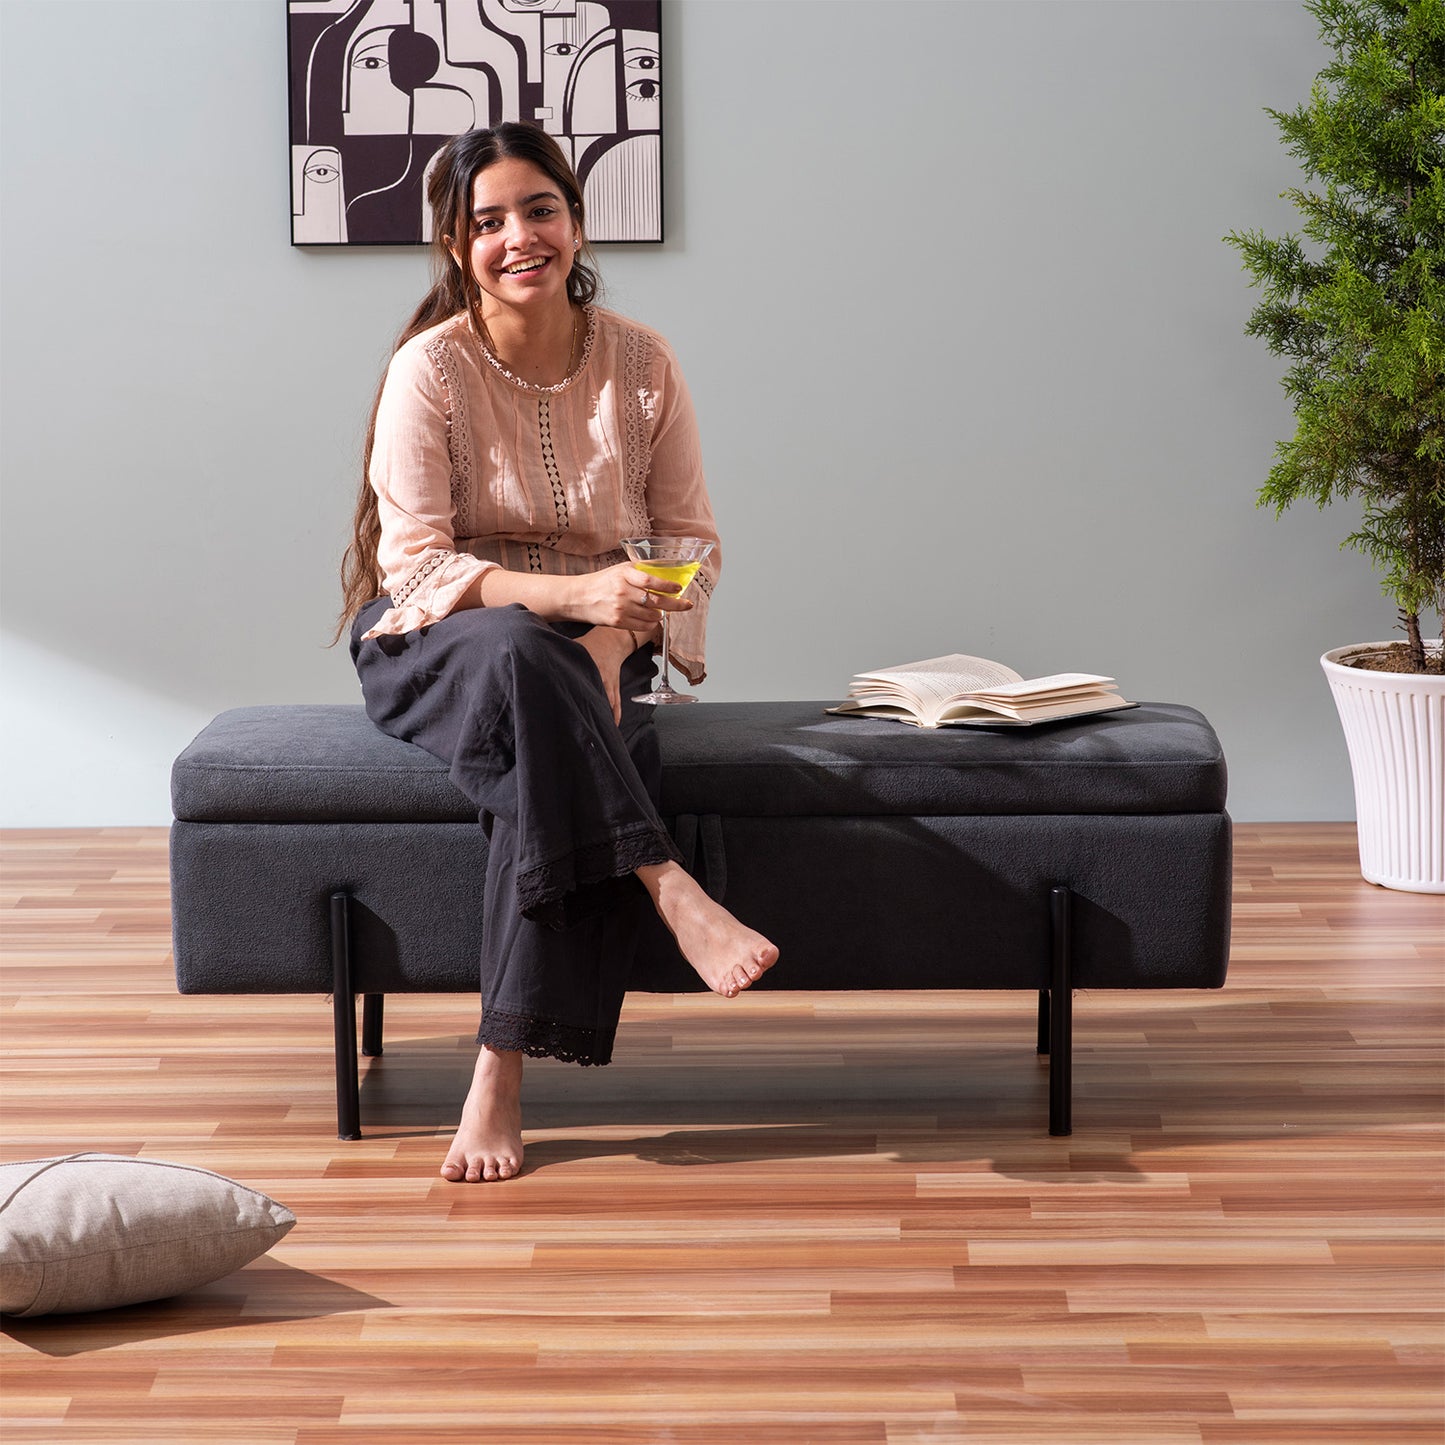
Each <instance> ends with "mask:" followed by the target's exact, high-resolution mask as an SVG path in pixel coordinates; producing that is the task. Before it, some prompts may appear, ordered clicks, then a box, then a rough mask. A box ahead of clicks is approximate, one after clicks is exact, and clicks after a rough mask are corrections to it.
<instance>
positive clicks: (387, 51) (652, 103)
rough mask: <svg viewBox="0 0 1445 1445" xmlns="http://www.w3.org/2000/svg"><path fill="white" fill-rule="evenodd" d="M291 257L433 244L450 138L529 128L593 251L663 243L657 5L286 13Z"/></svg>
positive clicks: (420, 1)
mask: <svg viewBox="0 0 1445 1445" xmlns="http://www.w3.org/2000/svg"><path fill="white" fill-rule="evenodd" d="M287 9H288V24H289V42H290V46H289V48H290V72H291V74H290V81H291V240H292V243H293V244H294V245H298V246H314V245H352V246H380V245H397V244H400V245H420V244H423V243H425V242H427V241H430V240H431V224H430V217H429V216H428V214H427V207H426V175H427V170H428V167H429V166H430V164H431V161H432V158H433V157H434V156H435V155H436V153H437V151H438V150H439V149H440V148H441V147H442V145H444V144H445V143H446V141H448V140H449V139H450V138H451V137H452V136H454V135H457V134H459V133H460V132H462V131H464V130H471V129H472V128H473V127H475V126H485V125H496V124H497V123H498V122H500V121H504V120H529V121H534V122H536V123H537V124H538V125H540V126H541V127H542V128H543V129H544V130H546V131H547V132H548V133H549V134H551V135H552V136H553V137H554V138H555V139H556V140H557V142H558V143H559V144H560V145H561V147H562V149H563V150H564V151H565V152H566V153H567V155H568V157H569V158H570V159H571V161H572V165H573V168H574V169H575V170H576V172H577V177H578V179H579V180H580V181H581V183H582V194H583V198H584V200H585V202H586V205H587V232H588V235H589V237H590V238H591V239H592V240H594V241H660V240H662V80H661V74H660V70H659V60H660V56H659V46H658V26H659V22H660V14H659V12H660V10H661V0H287Z"/></svg>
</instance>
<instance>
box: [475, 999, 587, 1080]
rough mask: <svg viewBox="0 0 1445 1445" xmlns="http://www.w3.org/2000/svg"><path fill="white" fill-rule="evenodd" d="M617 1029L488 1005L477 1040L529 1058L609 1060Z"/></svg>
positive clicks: (579, 1061) (584, 1063) (582, 1061)
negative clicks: (605, 1029) (562, 1021)
mask: <svg viewBox="0 0 1445 1445" xmlns="http://www.w3.org/2000/svg"><path fill="white" fill-rule="evenodd" d="M615 1039H616V1030H609V1031H608V1032H606V1033H604V1032H602V1031H601V1030H600V1029H584V1028H577V1027H575V1026H574V1025H572V1024H559V1023H556V1022H554V1021H553V1020H551V1019H533V1018H528V1017H526V1015H524V1014H513V1013H506V1012H504V1011H502V1010H500V1009H487V1010H486V1012H485V1013H484V1014H483V1015H482V1023H481V1027H480V1028H479V1029H478V1030H477V1043H478V1044H486V1045H490V1046H491V1047H492V1048H494V1049H506V1050H510V1051H520V1052H521V1053H524V1054H526V1055H527V1057H528V1058H531V1059H559V1060H560V1061H561V1062H562V1063H564V1064H581V1065H582V1066H583V1067H584V1068H586V1067H587V1066H588V1065H601V1064H610V1063H611V1062H612V1045H613V1042H614V1040H615Z"/></svg>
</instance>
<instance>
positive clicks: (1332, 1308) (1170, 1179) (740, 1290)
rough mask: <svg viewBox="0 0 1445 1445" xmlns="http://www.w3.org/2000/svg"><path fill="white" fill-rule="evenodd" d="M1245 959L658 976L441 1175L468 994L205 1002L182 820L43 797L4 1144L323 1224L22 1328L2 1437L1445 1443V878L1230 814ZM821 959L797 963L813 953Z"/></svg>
mask: <svg viewBox="0 0 1445 1445" xmlns="http://www.w3.org/2000/svg"><path fill="white" fill-rule="evenodd" d="M1236 855H1237V856H1236V893H1235V914H1234V919H1235V946H1234V954H1233V962H1232V965H1231V971H1230V979H1229V983H1228V985H1227V986H1226V987H1225V988H1224V989H1223V990H1222V991H1219V992H1210V993H1192V992H1190V993H1182V992H1181V993H1175V994H1157V993H1156V994H1141V995H1125V994H1118V993H1111V994H1105V993H1100V994H1081V995H1080V996H1079V997H1078V1000H1077V1003H1076V1012H1075V1030H1076V1049H1077V1055H1076V1063H1075V1068H1076V1078H1075V1096H1074V1125H1075V1131H1076V1132H1075V1133H1074V1135H1073V1137H1072V1138H1068V1139H1051V1138H1049V1137H1048V1135H1047V1132H1046V1125H1045V1116H1046V1077H1047V1075H1046V1065H1045V1064H1044V1063H1043V1062H1042V1061H1040V1060H1039V1059H1038V1058H1036V1056H1035V1055H1034V1053H1033V1035H1034V1018H1033V1000H1032V998H1031V997H1029V996H1027V995H1023V994H912V993H905V994H858V995H833V996H819V995H802V994H789V993H771V994H760V995H758V996H756V997H748V996H745V997H744V998H742V999H740V1000H737V1001H735V1002H728V1001H725V1000H722V999H715V998H711V997H701V996H698V997H694V996H686V997H677V998H673V997H661V998H649V997H640V998H635V999H632V1000H630V1001H629V1004H628V1008H627V1012H626V1015H625V1017H624V1020H623V1026H622V1032H621V1037H620V1041H619V1047H618V1058H617V1062H616V1063H615V1064H614V1065H613V1067H612V1068H610V1069H606V1070H600V1071H599V1070H588V1071H582V1070H578V1069H575V1068H568V1067H565V1066H560V1065H557V1066H549V1065H546V1064H543V1065H537V1066H529V1074H528V1085H527V1108H528V1123H529V1132H528V1142H527V1150H528V1152H527V1171H526V1173H525V1174H524V1176H523V1177H522V1178H520V1179H518V1180H515V1181H512V1182H511V1183H507V1184H502V1185H492V1186H482V1187H467V1186H458V1185H449V1184H446V1183H444V1182H442V1181H441V1180H440V1179H439V1178H437V1177H436V1173H435V1171H436V1167H437V1165H438V1163H439V1162H440V1158H441V1154H442V1152H443V1149H444V1143H445V1139H446V1137H447V1134H448V1128H447V1126H448V1124H449V1123H450V1122H452V1121H453V1120H454V1111H455V1108H456V1105H457V1102H458V1100H459V1099H460V1097H461V1094H462V1092H463V1089H464V1085H465V1082H466V1079H467V1076H468V1074H469V1071H470V1062H471V1055H472V1050H471V1046H470V1044H469V1042H468V1039H469V1036H470V1034H471V1032H472V1029H473V1028H474V1026H475V1024H474V1018H473V1013H474V1003H473V1001H472V1000H470V999H467V998H455V997H449V998H440V999H432V1000H425V999H416V998H410V999H406V998H403V999H395V1000H388V1020H387V1024H388V1027H387V1052H386V1055H385V1057H384V1058H381V1059H377V1060H373V1061H370V1063H369V1064H368V1065H367V1068H368V1073H367V1076H366V1080H365V1083H364V1085H363V1093H362V1111H363V1120H364V1123H365V1126H366V1128H367V1137H366V1138H365V1139H364V1140H362V1141H361V1142H359V1143H351V1144H342V1143H338V1142H337V1141H336V1139H335V1111H334V1096H333V1075H332V1066H331V1053H330V1048H331V1043H330V1009H329V1005H328V1004H327V1002H326V1000H325V999H323V998H320V997H314V998H313V997H302V998H289V999H272V1000H261V999H246V998H180V997H178V996H177V995H176V993H175V991H174V985H173V981H172V976H171V964H170V957H169V937H168V926H169V925H168V917H167V898H166V861H165V833H164V831H163V830H155V829H149V830H125V829H105V830H96V831H85V832H63V833H31V832H23V833H12V834H9V835H7V836H6V838H5V841H4V854H3V861H4V871H3V879H0V921H3V927H4V935H5V945H6V963H5V968H4V975H3V995H4V996H3V1012H0V1021H3V1031H4V1032H3V1070H4V1081H3V1082H4V1094H3V1101H4V1102H3V1158H4V1159H6V1160H16V1159H25V1158H34V1157H40V1156H45V1155H50V1154H56V1153H66V1152H71V1151H74V1150H78V1149H100V1150H107V1151H111V1152H115V1153H123V1154H141V1155H144V1156H146V1157H149V1158H160V1159H171V1160H177V1161H183V1162H187V1163H194V1164H199V1165H203V1166H205V1167H207V1168H210V1169H215V1170H218V1171H220V1172H221V1173H224V1174H228V1175H231V1176H232V1177H235V1178H238V1179H241V1180H243V1181H244V1182H246V1183H248V1184H251V1185H254V1186H255V1187H257V1188H259V1189H261V1190H264V1191H265V1192H267V1193H269V1194H272V1195H274V1196H275V1197H276V1198H278V1199H280V1200H282V1201H283V1202H284V1203H286V1204H289V1205H290V1206H291V1208H293V1209H294V1210H295V1212H296V1214H297V1216H298V1218H299V1223H298V1224H297V1226H296V1228H295V1229H294V1230H293V1231H292V1232H291V1234H290V1235H289V1236H288V1237H287V1238H286V1239H285V1240H283V1241H282V1242H281V1243H280V1244H279V1245H278V1246H277V1247H276V1249H275V1250H274V1251H273V1252H272V1253H271V1254H270V1255H268V1256H265V1257H263V1258H262V1259H261V1260H258V1261H257V1262H255V1263H254V1264H252V1265H250V1266H248V1267H247V1268H246V1269H244V1270H241V1271H240V1272H239V1273H237V1274H235V1275H233V1276H231V1277H230V1278H229V1279H227V1280H224V1281H221V1282H220V1283H218V1284H215V1285H212V1286H210V1287H208V1288H205V1289H202V1290H200V1291H197V1292H194V1293H192V1294H191V1295H188V1296H184V1297H182V1298H179V1299H176V1300H173V1301H168V1302H165V1303H161V1304H154V1305H147V1306H138V1307H134V1308H131V1309H126V1310H120V1311H115V1312H112V1313H109V1314H103V1315H91V1316H84V1317H81V1316H73V1317H69V1318H64V1317H61V1318H53V1319H48V1320H37V1321H24V1320H11V1321H9V1322H8V1323H7V1326H6V1328H5V1331H4V1333H3V1334H0V1368H3V1381H0V1383H3V1390H4V1393H3V1407H0V1408H3V1415H0V1438H3V1440H4V1442H5V1445H24V1442H37V1441H47V1442H48V1441H65V1442H68V1445H69V1442H74V1445H86V1442H137V1445H140V1442H144V1445H157V1442H173V1441H182V1442H187V1445H190V1442H195V1445H201V1442H216V1441H220V1442H238V1445H241V1442H244V1445H262V1442H273V1441H275V1442H283V1441H284V1442H288V1445H289V1442H295V1445H373V1442H375V1445H380V1442H387V1445H397V1442H407V1441H427V1442H431V1445H437V1442H440V1445H452V1442H458V1445H460V1442H467V1445H472V1442H477V1441H491V1442H499V1445H543V1442H567V1445H612V1442H663V1441H666V1442H677V1445H808V1442H817V1445H845V1442H846V1445H923V1442H929V1445H938V1442H954V1441H958V1442H968V1445H988V1442H1004V1441H1009V1442H1028V1445H1040V1442H1045V1441H1048V1442H1070V1445H1073V1442H1099V1445H1123V1442H1141V1445H1173V1442H1191V1445H1194V1442H1199V1445H1238V1442H1290V1445H1341V1442H1360V1445H1383V1442H1391V1445H1394V1442H1425V1441H1428V1442H1440V1441H1441V1440H1442V1439H1445V1407H1442V1361H1445V1332H1442V1320H1441V1307H1442V1304H1445V1274H1442V1233H1445V1231H1442V1180H1445V1167H1442V1161H1445V1151H1442V1127H1441V1125H1442V1100H1441V1095H1442V1078H1445V1071H1442V1052H1445V1051H1442V1036H1445V1031H1442V1021H1445V1020H1442V985H1445V898H1428V897H1418V896H1412V895H1409V894H1403V893H1390V892H1386V891H1383V890H1380V889H1376V888H1373V887H1371V886H1369V885H1367V884H1365V883H1363V882H1362V881H1361V880H1360V879H1359V877H1358V874H1357V871H1356V866H1355V859H1354V856H1353V833H1352V830H1351V829H1349V828H1347V827H1343V826H1338V825H1335V826H1326V827H1319V826H1294V825H1290V826H1272V827H1254V828H1244V827H1242V828H1240V829H1239V830H1238V832H1237V834H1236ZM785 964H786V960H784V965H785Z"/></svg>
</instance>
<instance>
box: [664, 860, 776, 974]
mask: <svg viewBox="0 0 1445 1445" xmlns="http://www.w3.org/2000/svg"><path fill="white" fill-rule="evenodd" d="M637 876H638V877H639V878H640V879H642V882H643V885H644V886H645V887H646V889H647V891H648V893H649V894H651V895H652V902H653V905H654V906H655V907H656V909H657V912H658V916H659V917H660V918H661V919H662V921H663V922H664V923H665V924H667V926H668V928H670V929H671V930H672V936H673V937H674V938H676V939H677V946H678V947H679V948H680V949H681V950H682V956H683V957H684V958H685V959H687V961H688V962H689V963H690V964H691V965H692V966H693V968H694V969H695V970H696V971H697V976H698V977H699V978H700V979H702V981H703V982H704V983H705V984H706V985H707V986H708V987H709V988H710V989H712V991H713V992H714V993H720V994H722V996H723V997H724V998H736V997H737V995H738V994H740V993H741V992H742V991H743V990H744V989H745V988H749V987H750V986H751V985H753V984H755V983H756V982H757V981H758V980H759V979H760V978H761V977H762V976H763V975H764V974H765V973H766V972H767V971H768V969H770V968H771V967H772V966H773V965H774V964H775V963H776V962H777V961H778V950H777V947H776V946H775V945H774V944H772V943H770V942H769V941H768V940H767V939H766V938H764V937H763V935H762V934H761V933H756V932H754V930H753V929H751V928H747V927H745V926H744V925H743V924H741V923H739V922H738V921H737V919H736V918H734V917H733V916H732V914H731V913H729V912H728V911H727V909H726V908H724V907H723V906H722V904H720V903H715V902H714V901H713V900H712V899H711V898H709V897H708V896H707V894H706V893H704V892H703V891H702V889H701V888H700V887H699V886H698V884H697V880H696V879H695V878H693V876H692V875H691V874H690V873H689V872H688V871H687V870H686V869H685V868H683V867H682V866H681V865H680V864H677V863H659V864H656V865H654V866H649V867H646V868H639V869H638V870H637Z"/></svg>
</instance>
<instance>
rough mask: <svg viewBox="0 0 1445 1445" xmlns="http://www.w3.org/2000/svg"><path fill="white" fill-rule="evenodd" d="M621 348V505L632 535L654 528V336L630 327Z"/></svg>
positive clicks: (636, 535)
mask: <svg viewBox="0 0 1445 1445" xmlns="http://www.w3.org/2000/svg"><path fill="white" fill-rule="evenodd" d="M624 337H625V339H624V341H623V348H622V396H623V408H622V410H623V421H624V423H625V425H626V427H627V478H626V481H625V483H624V486H623V492H622V504H623V508H624V511H625V514H626V516H627V517H628V519H629V522H628V525H629V529H630V532H631V535H632V536H634V537H644V536H646V535H647V533H648V532H650V531H651V530H652V518H651V516H650V515H649V514H648V511H647V473H648V471H649V469H650V464H651V451H652V445H651V444H652V423H653V399H652V390H651V388H650V386H649V385H648V382H649V380H650V379H651V373H652V354H653V350H654V347H653V342H652V338H651V337H650V336H648V335H647V333H646V332H643V331H636V330H634V329H633V328H632V327H630V326H629V327H628V328H627V330H626V332H625V333H624Z"/></svg>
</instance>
